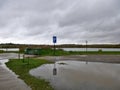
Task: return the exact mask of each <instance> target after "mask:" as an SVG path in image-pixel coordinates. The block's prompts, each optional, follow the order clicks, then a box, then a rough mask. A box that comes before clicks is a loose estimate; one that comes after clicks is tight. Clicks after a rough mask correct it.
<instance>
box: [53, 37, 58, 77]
mask: <svg viewBox="0 0 120 90" xmlns="http://www.w3.org/2000/svg"><path fill="white" fill-rule="evenodd" d="M53 43H54V56H55V43H57V37H56V36H53ZM53 75H57V68H56V65H55V63H54V68H53Z"/></svg>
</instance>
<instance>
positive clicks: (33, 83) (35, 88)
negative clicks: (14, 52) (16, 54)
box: [6, 59, 53, 90]
mask: <svg viewBox="0 0 120 90" xmlns="http://www.w3.org/2000/svg"><path fill="white" fill-rule="evenodd" d="M22 61H23V60H22V59H21V60H17V59H12V60H10V61H9V62H7V63H6V65H7V67H9V68H10V69H11V70H12V71H13V72H15V73H16V74H17V75H19V78H21V79H22V80H24V82H25V83H26V84H27V85H28V86H30V87H31V88H32V90H53V88H52V87H51V86H50V84H49V82H47V81H45V80H44V79H37V78H35V77H34V76H31V75H30V74H29V70H31V69H33V68H36V67H38V66H40V65H43V64H46V63H52V62H49V61H46V60H40V59H29V63H28V59H25V60H24V63H23V62H22Z"/></svg>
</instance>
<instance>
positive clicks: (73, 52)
mask: <svg viewBox="0 0 120 90" xmlns="http://www.w3.org/2000/svg"><path fill="white" fill-rule="evenodd" d="M69 54H70V55H83V54H87V55H91V54H93V55H120V51H87V52H85V51H69Z"/></svg>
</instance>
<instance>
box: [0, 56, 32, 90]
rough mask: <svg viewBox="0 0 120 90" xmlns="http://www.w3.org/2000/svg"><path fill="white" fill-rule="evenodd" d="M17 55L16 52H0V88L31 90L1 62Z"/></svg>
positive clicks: (2, 89) (5, 89)
mask: <svg viewBox="0 0 120 90" xmlns="http://www.w3.org/2000/svg"><path fill="white" fill-rule="evenodd" d="M12 57H15V58H16V57H17V54H1V55H0V90H31V88H30V87H29V86H27V85H26V84H25V83H24V82H23V81H22V80H21V79H18V78H17V76H16V75H15V74H14V73H13V72H12V71H10V70H9V69H8V68H7V67H6V66H5V64H4V63H3V62H5V61H7V59H3V60H2V58H12Z"/></svg>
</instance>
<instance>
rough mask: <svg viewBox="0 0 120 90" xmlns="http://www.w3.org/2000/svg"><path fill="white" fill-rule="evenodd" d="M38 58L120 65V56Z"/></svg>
mask: <svg viewBox="0 0 120 90" xmlns="http://www.w3.org/2000/svg"><path fill="white" fill-rule="evenodd" d="M38 58H39V59H47V60H51V61H61V60H72V61H73V60H77V61H88V62H105V63H120V55H71V56H45V57H38Z"/></svg>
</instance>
